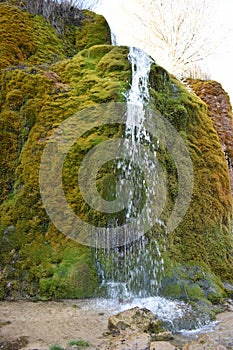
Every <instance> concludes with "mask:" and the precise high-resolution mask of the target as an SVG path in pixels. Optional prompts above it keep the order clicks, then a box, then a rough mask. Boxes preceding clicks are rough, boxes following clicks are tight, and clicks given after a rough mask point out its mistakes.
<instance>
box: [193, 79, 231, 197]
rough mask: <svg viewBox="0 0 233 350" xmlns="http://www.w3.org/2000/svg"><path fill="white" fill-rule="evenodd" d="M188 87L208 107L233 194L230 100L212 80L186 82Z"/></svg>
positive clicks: (219, 85)
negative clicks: (226, 166)
mask: <svg viewBox="0 0 233 350" xmlns="http://www.w3.org/2000/svg"><path fill="white" fill-rule="evenodd" d="M188 84H189V86H191V88H192V89H193V91H194V92H195V93H196V94H197V96H199V97H200V98H201V99H202V100H203V101H204V102H205V103H206V105H207V107H208V115H209V116H210V118H211V119H212V120H213V122H214V125H215V127H216V130H217V133H218V135H219V138H220V140H221V142H222V148H223V151H224V153H225V156H226V159H227V163H228V167H229V172H230V179H231V189H232V193H233V139H232V135H233V114H232V107H231V103H230V99H229V96H228V94H227V93H226V91H224V89H223V88H222V86H221V84H219V83H218V82H216V81H212V80H207V81H203V80H191V79H190V80H188Z"/></svg>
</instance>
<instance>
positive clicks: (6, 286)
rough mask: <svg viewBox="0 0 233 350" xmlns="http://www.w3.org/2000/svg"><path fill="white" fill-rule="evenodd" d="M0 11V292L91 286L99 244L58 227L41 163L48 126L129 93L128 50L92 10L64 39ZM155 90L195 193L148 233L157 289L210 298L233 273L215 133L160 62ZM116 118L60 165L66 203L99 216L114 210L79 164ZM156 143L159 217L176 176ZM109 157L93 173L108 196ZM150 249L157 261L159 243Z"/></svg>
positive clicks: (1, 7) (111, 187) (78, 290)
mask: <svg viewBox="0 0 233 350" xmlns="http://www.w3.org/2000/svg"><path fill="white" fill-rule="evenodd" d="M0 15H1V26H0V36H1V40H0V48H1V50H0V65H1V72H0V133H1V135H0V136H1V155H0V169H1V172H0V190H1V191H0V203H1V222H0V243H1V244H0V255H1V259H0V271H1V276H0V278H1V282H0V283H1V284H0V295H1V297H4V296H5V295H6V296H28V297H35V296H37V298H40V299H42V300H44V299H46V300H47V299H51V298H65V297H72V298H77V297H88V296H93V295H96V293H97V287H98V276H97V269H96V266H95V256H94V255H95V254H94V250H93V249H92V248H89V247H86V246H82V245H80V244H78V243H76V242H75V241H72V240H71V239H69V238H67V237H65V236H64V235H63V234H62V233H60V232H59V231H58V230H57V229H56V228H55V227H54V226H53V224H52V223H51V222H50V220H49V217H48V216H47V214H46V212H45V210H44V208H43V205H42V200H41V196H40V189H39V167H40V161H41V155H42V152H43V149H44V146H45V145H46V143H47V140H48V138H49V136H50V135H51V134H52V132H53V131H54V130H55V129H56V128H57V127H58V126H59V125H60V124H61V123H62V122H63V121H64V120H66V119H67V118H69V117H71V116H72V115H73V114H74V113H76V112H79V111H81V110H84V109H85V108H87V107H93V106H98V105H100V104H102V103H106V102H112V101H124V99H125V97H124V93H125V92H126V91H127V90H128V89H129V84H130V81H131V67H130V64H129V62H128V48H127V47H114V46H111V45H109V43H110V33H109V28H108V26H107V24H106V22H105V20H104V19H103V18H102V17H101V16H97V15H94V14H93V13H90V12H85V15H86V19H85V20H84V22H83V26H82V28H81V29H80V28H73V27H72V28H71V30H70V31H69V30H68V32H66V33H69V34H70V35H68V34H67V35H68V36H67V37H66V38H65V37H64V36H63V37H62V36H60V35H58V34H57V33H56V32H55V30H54V29H53V28H52V27H51V26H50V25H49V24H48V23H47V22H46V21H45V20H44V19H43V18H41V17H37V16H34V17H33V16H31V15H29V14H27V13H25V12H22V11H21V10H19V9H18V8H16V7H11V6H9V5H6V4H4V3H0ZM11 18H14V19H15V20H14V25H12V26H10V25H9V23H11ZM19 27H20V28H21V31H19V30H18V28H19ZM19 33H20V34H19ZM29 38H30V40H29ZM74 47H75V48H74ZM77 51H79V52H78V53H77V54H76V52H77ZM74 53H75V54H74ZM70 56H72V57H70ZM150 95H151V102H150V106H151V108H152V109H155V110H157V111H159V112H160V113H161V114H163V115H164V116H165V117H166V118H167V119H168V120H169V121H170V122H171V124H172V125H173V126H174V127H175V128H176V130H177V131H178V132H179V134H180V135H181V136H182V137H183V139H184V141H185V143H186V145H187V147H188V150H189V153H190V156H191V159H192V162H193V168H194V190H193V196H192V200H191V203H190V206H189V208H188V211H187V213H186V214H185V215H184V218H183V220H182V222H181V223H180V224H179V226H178V227H177V228H176V229H175V230H173V231H172V232H169V234H166V232H165V230H161V228H159V227H154V228H153V229H152V231H151V232H150V233H148V239H149V240H150V239H151V240H152V241H153V237H156V240H157V241H158V242H160V243H161V246H162V248H161V251H162V255H163V258H164V261H165V266H164V267H165V276H164V279H163V281H162V285H161V293H163V294H164V295H166V296H169V297H173V298H178V299H185V300H191V301H197V300H206V299H208V300H210V301H211V302H214V303H215V302H218V301H219V300H221V298H222V297H223V296H224V287H223V285H222V282H221V281H220V280H219V279H221V280H222V281H229V282H232V271H233V264H232V256H233V255H232V253H233V242H232V234H231V219H232V198H231V191H230V181H229V172H228V168H227V163H226V160H225V157H224V153H223V151H222V148H221V143H220V141H219V138H218V135H217V133H216V130H215V128H214V125H213V121H212V120H211V119H210V118H209V116H208V113H207V108H206V105H205V104H204V103H203V102H202V101H201V100H200V99H199V98H198V97H197V96H195V95H194V94H193V93H190V92H189V91H188V90H187V89H186V87H185V86H183V85H182V84H181V83H180V82H178V81H176V80H175V79H174V78H171V77H170V76H169V74H168V73H167V72H166V71H165V70H164V69H163V68H161V67H158V66H157V65H155V64H153V65H152V67H151V73H150ZM104 112H105V113H108V110H106V111H104ZM81 122H82V123H84V122H85V120H82V121H80V123H81ZM80 126H81V124H80ZM123 128H124V127H123V126H120V127H119V125H111V126H109V127H108V126H106V125H105V126H101V127H96V128H94V129H93V130H91V131H89V132H87V133H85V134H84V135H82V137H81V138H80V139H79V140H78V141H77V142H76V143H75V144H74V146H73V147H72V148H71V149H70V151H69V153H68V155H67V157H66V160H65V163H64V167H63V186H64V192H65V195H66V198H67V201H68V203H69V204H70V206H71V207H72V209H73V211H74V212H76V213H77V214H78V215H79V216H80V217H81V218H83V219H84V220H86V221H88V222H91V223H94V224H95V225H97V226H98V225H99V226H104V225H106V224H107V223H108V222H109V220H111V219H112V214H109V215H105V214H101V213H99V212H97V211H95V210H94V209H91V208H90V207H89V206H88V205H87V203H85V201H84V199H83V198H82V196H81V193H80V190H79V187H78V181H77V172H78V169H79V165H80V164H81V161H82V159H83V157H84V156H85V154H86V153H87V152H88V151H89V150H90V149H91V148H92V147H93V146H95V145H97V144H100V143H101V142H103V141H105V140H108V139H111V138H113V137H116V136H119V135H122V132H123ZM154 141H155V142H156V143H157V140H154ZM157 148H158V150H157V157H158V161H159V162H160V164H161V166H162V168H163V170H164V174H165V178H166V184H167V198H166V205H165V207H164V210H163V213H162V217H161V219H162V220H163V221H164V222H165V223H166V222H167V220H168V218H169V216H170V215H171V212H172V209H173V207H174V203H175V201H176V197H177V193H178V190H179V186H178V185H179V184H178V176H177V169H176V166H175V163H174V160H173V159H172V156H171V155H170V154H169V151H168V150H167V149H166V147H165V146H164V145H163V144H162V143H161V145H160V146H159V147H157ZM112 165H113V166H115V165H114V164H113V163H111V162H109V163H108V164H105V166H103V167H102V168H101V170H100V172H99V173H98V178H97V188H98V191H99V192H100V194H101V195H102V196H103V197H104V198H105V199H106V200H109V199H110V200H112V199H114V198H115V192H114V191H115V177H114V171H113V166H112ZM63 214H64V213H63ZM117 215H118V216H117ZM117 215H116V216H115V217H114V218H115V219H116V217H117V220H118V222H120V223H121V222H124V213H122V212H120V213H118V214H117ZM158 226H159V225H158ZM164 242H165V243H164ZM152 246H153V245H152ZM163 248H164V250H163ZM165 248H166V249H165ZM150 254H151V255H152V259H153V258H156V259H157V257H158V254H157V251H156V248H155V249H154V253H153V249H151V250H150ZM216 276H217V277H216Z"/></svg>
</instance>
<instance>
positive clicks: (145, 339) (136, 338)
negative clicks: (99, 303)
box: [103, 307, 171, 350]
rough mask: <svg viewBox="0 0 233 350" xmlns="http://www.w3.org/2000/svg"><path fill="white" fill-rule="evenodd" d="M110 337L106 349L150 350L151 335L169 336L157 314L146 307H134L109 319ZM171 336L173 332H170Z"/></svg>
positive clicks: (105, 345)
mask: <svg viewBox="0 0 233 350" xmlns="http://www.w3.org/2000/svg"><path fill="white" fill-rule="evenodd" d="M108 329H109V331H110V335H112V336H113V337H112V336H110V338H109V339H108V341H107V342H106V343H105V344H104V347H103V348H104V349H109V350H110V349H112V350H113V349H119V350H129V349H139V350H149V349H150V342H151V336H156V335H158V336H159V337H162V335H164V336H165V337H168V333H169V332H165V331H164V329H163V327H162V326H161V321H159V320H158V319H157V318H156V316H155V315H154V314H153V313H152V312H151V311H150V310H148V309H146V308H139V307H134V308H132V309H129V310H126V311H123V312H120V313H118V314H117V315H114V316H111V317H109V319H108ZM169 336H170V337H171V333H169Z"/></svg>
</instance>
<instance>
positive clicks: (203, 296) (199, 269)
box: [160, 262, 226, 304]
mask: <svg viewBox="0 0 233 350" xmlns="http://www.w3.org/2000/svg"><path fill="white" fill-rule="evenodd" d="M160 293H161V294H162V295H163V296H165V297H168V298H172V299H177V300H185V301H186V302H197V301H200V300H203V302H206V301H207V300H208V301H209V302H210V303H213V304H217V303H219V302H221V301H222V299H223V298H224V297H226V293H225V290H224V286H223V284H222V282H221V281H220V279H219V278H217V277H216V276H215V275H214V274H213V273H211V270H210V269H209V268H208V267H207V266H206V265H204V264H203V263H201V264H199V265H197V264H196V262H193V263H190V262H186V263H185V264H182V265H181V264H179V265H178V264H176V265H174V266H173V267H171V266H170V267H169V268H168V269H166V271H165V276H164V278H163V279H162V282H161V287H160Z"/></svg>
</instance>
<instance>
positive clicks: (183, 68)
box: [125, 0, 218, 77]
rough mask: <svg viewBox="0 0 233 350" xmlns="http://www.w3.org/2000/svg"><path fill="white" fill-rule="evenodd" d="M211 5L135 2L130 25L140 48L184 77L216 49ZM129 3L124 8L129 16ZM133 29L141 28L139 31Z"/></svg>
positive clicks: (191, 0) (181, 0)
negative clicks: (133, 27) (193, 66)
mask: <svg viewBox="0 0 233 350" xmlns="http://www.w3.org/2000/svg"><path fill="white" fill-rule="evenodd" d="M213 2H214V0H213V1H210V0H138V1H137V3H138V6H137V7H136V8H134V9H133V11H134V16H133V21H134V23H133V22H132V26H133V25H134V26H135V30H134V31H135V33H136V35H137V40H138V41H140V46H141V47H142V48H144V49H145V50H146V51H147V52H148V53H149V54H150V55H151V56H153V57H154V58H155V60H156V61H158V63H159V64H160V65H163V66H164V67H165V68H166V69H168V70H169V71H170V72H171V73H173V74H175V75H176V76H180V77H182V76H185V75H186V73H187V72H189V71H190V70H192V68H191V67H192V65H193V64H196V63H197V62H199V61H201V60H203V59H205V58H206V57H207V56H209V55H210V54H212V53H213V52H214V50H215V49H216V47H217V46H218V43H216V42H214V40H213V30H214V25H213V22H212V20H213V18H214V17H213V14H212V5H213ZM130 3H131V4H132V1H129V2H128V5H125V10H126V11H130V10H131V13H132V9H130V5H129V4H130ZM127 6H128V8H126V7H127ZM136 26H140V29H141V30H140V32H139V31H138V30H137V31H136Z"/></svg>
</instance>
